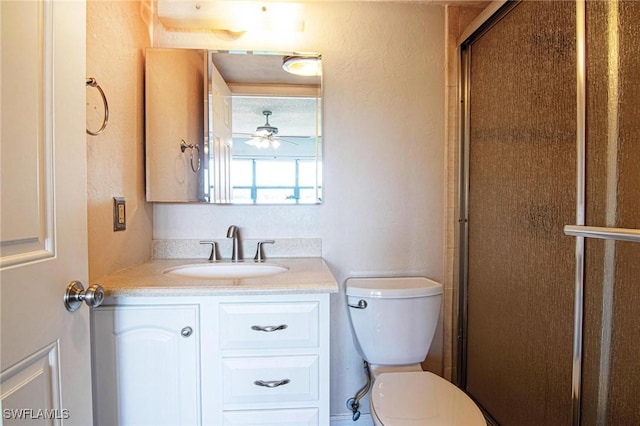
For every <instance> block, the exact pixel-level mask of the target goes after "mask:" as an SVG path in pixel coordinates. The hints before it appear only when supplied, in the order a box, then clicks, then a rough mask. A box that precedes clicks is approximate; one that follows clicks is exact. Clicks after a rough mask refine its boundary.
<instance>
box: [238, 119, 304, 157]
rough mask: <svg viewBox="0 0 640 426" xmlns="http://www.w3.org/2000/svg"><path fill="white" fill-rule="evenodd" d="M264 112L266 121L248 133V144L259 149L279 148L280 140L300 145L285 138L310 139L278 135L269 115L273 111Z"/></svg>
mask: <svg viewBox="0 0 640 426" xmlns="http://www.w3.org/2000/svg"><path fill="white" fill-rule="evenodd" d="M262 114H263V115H264V116H265V118H266V122H265V124H264V125H262V126H258V127H257V128H256V131H255V132H253V133H250V134H248V135H249V136H250V137H251V138H250V139H249V140H247V141H245V143H246V144H247V145H251V146H255V147H257V148H259V149H264V148H273V149H278V148H279V147H280V141H282V142H286V143H289V144H292V145H298V144H297V143H296V142H293V141H290V140H287V139H285V138H301V139H308V138H309V136H278V128H277V127H275V126H273V125H271V124H270V123H269V116H270V115H272V114H273V113H272V112H271V111H262ZM238 134H239V135H243V134H244V135H246V134H247V133H238Z"/></svg>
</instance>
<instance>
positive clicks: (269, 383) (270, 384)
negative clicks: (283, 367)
mask: <svg viewBox="0 0 640 426" xmlns="http://www.w3.org/2000/svg"><path fill="white" fill-rule="evenodd" d="M289 382H291V380H289V379H284V380H256V381H255V382H253V384H254V385H256V386H262V387H265V388H277V387H278V386H282V385H286V384H287V383H289Z"/></svg>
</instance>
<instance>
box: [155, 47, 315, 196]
mask: <svg viewBox="0 0 640 426" xmlns="http://www.w3.org/2000/svg"><path fill="white" fill-rule="evenodd" d="M319 59H320V56H319V55H317V54H293V53H273V52H232V51H216V50H209V51H204V50H195V49H156V48H154V49H148V50H147V55H146V60H147V63H146V103H147V109H146V127H147V129H146V130H147V142H146V143H147V148H146V157H147V159H146V160H147V199H148V200H149V201H164V202H212V203H241V204H261V203H262V204H264V203H269V204H313V203H319V202H321V201H322V184H321V182H322V168H321V164H322V159H321V152H322V135H321V128H322V125H321V93H322V88H321V76H320V74H321V73H320V68H319V67H320V60H319ZM198 64H201V66H199V65H198ZM284 64H286V65H284ZM306 66H311V67H314V66H315V67H318V68H317V71H316V70H314V69H312V70H311V71H306V70H305V68H304V67H306ZM286 67H289V68H290V69H292V70H294V72H306V73H307V74H311V75H298V74H293V73H291V72H287V71H285V69H284V68H286ZM203 105H204V107H203Z"/></svg>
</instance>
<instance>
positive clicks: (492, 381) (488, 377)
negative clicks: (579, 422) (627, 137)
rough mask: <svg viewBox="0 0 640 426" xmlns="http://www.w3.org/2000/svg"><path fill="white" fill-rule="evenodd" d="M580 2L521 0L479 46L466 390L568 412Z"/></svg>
mask: <svg viewBox="0 0 640 426" xmlns="http://www.w3.org/2000/svg"><path fill="white" fill-rule="evenodd" d="M575 19H576V17H575V4H574V3H572V2H522V3H519V4H518V5H517V6H516V7H515V8H514V9H513V10H512V11H511V12H509V14H508V15H506V16H505V17H504V18H502V19H501V20H500V21H499V22H498V23H497V24H495V25H494V26H493V27H492V28H491V29H490V30H488V31H487V32H486V33H485V34H484V35H482V37H481V38H479V39H478V40H476V41H474V42H473V44H472V47H471V64H470V133H469V138H470V139H469V161H470V164H469V205H468V208H469V232H468V241H469V247H468V248H469V263H468V293H467V295H468V317H467V320H468V321H467V322H468V328H467V383H466V390H467V392H468V393H469V394H470V395H471V396H472V397H474V398H475V399H476V400H477V401H478V402H479V403H480V404H481V405H482V406H483V407H484V408H485V409H486V410H487V411H488V412H489V414H490V415H491V416H492V417H493V418H494V419H495V420H496V421H498V422H499V423H500V424H501V425H504V426H510V425H517V426H526V425H536V426H538V425H567V424H570V423H571V360H572V338H573V326H572V324H573V285H574V269H575V266H574V256H575V240H574V238H571V237H567V236H565V235H564V234H563V226H564V225H565V224H568V223H574V222H575V205H576V197H575V192H576V184H575V170H576V154H575V151H576V149H575V141H576V132H575V129H576V80H575V75H576V72H575V70H576V60H575V58H576V51H575V28H576V27H575Z"/></svg>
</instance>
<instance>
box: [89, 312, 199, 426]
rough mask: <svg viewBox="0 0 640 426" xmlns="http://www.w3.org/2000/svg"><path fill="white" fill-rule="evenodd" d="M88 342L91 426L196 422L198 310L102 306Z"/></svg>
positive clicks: (197, 420)
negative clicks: (91, 409) (91, 361)
mask: <svg viewBox="0 0 640 426" xmlns="http://www.w3.org/2000/svg"><path fill="white" fill-rule="evenodd" d="M92 340H93V343H92V345H93V348H92V352H93V381H94V423H95V424H98V425H192V424H198V423H199V422H200V352H199V349H200V345H199V306H198V305H180V304H167V305H132V306H103V307H100V308H97V309H94V310H93V313H92Z"/></svg>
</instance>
